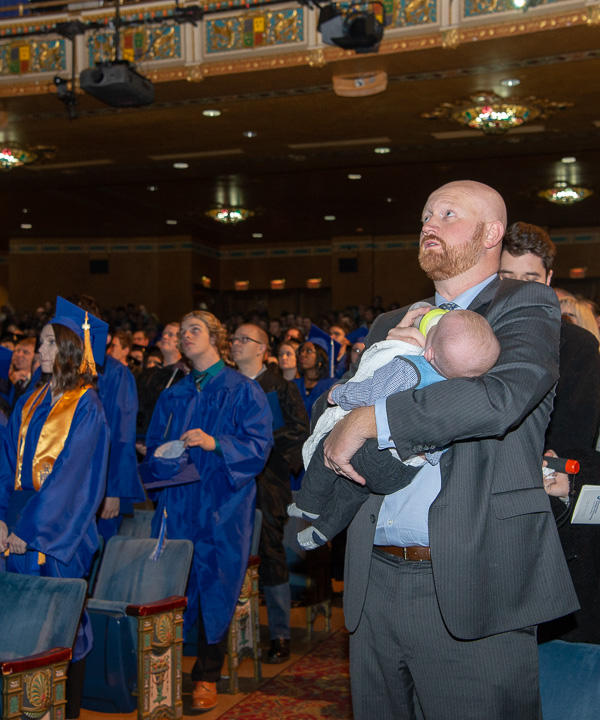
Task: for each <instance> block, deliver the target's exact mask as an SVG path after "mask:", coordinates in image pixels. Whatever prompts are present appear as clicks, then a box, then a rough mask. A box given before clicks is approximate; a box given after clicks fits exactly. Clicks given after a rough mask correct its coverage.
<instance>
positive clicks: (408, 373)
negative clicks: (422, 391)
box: [331, 356, 420, 410]
mask: <svg viewBox="0 0 600 720" xmlns="http://www.w3.org/2000/svg"><path fill="white" fill-rule="evenodd" d="M419 379H420V378H419V373H418V371H417V369H416V368H415V366H414V365H413V364H412V363H411V362H410V361H409V360H407V359H406V358H403V357H400V356H397V357H395V358H393V359H392V360H391V361H390V362H388V363H386V364H385V365H383V366H382V367H380V368H378V369H377V370H375V372H374V373H373V377H371V378H367V379H366V380H361V381H359V382H347V383H345V384H344V385H338V386H336V387H334V388H333V390H332V393H331V395H332V399H333V401H334V402H335V403H336V404H337V405H339V406H340V407H341V408H343V409H344V410H353V409H354V408H356V407H363V406H366V405H375V401H376V400H379V399H380V398H384V397H388V395H392V394H394V393H397V392H401V391H403V390H410V389H411V388H413V387H414V386H415V385H417V384H418V383H419Z"/></svg>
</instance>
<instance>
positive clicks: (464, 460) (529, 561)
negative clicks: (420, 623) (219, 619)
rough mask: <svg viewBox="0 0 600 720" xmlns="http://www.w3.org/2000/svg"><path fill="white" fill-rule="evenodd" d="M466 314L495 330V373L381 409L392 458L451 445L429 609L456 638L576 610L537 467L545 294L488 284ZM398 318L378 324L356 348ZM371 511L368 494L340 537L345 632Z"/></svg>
mask: <svg viewBox="0 0 600 720" xmlns="http://www.w3.org/2000/svg"><path fill="white" fill-rule="evenodd" d="M469 309H470V310H474V311H476V312H478V313H480V314H481V315H483V316H484V317H486V318H487V320H488V321H489V323H490V324H491V326H492V328H493V329H494V332H495V333H496V336H497V338H498V340H499V342H500V346H501V352H500V357H499V360H498V363H497V364H496V366H495V367H494V368H493V369H492V370H491V371H490V372H489V373H488V374H487V375H485V376H484V377H482V378H470V379H467V378H456V379H453V380H447V381H446V382H443V383H436V384H435V385H432V386H430V387H428V388H424V389H423V390H418V391H416V392H404V393H398V394H396V395H393V396H390V397H389V398H388V401H387V410H388V419H389V423H390V429H391V434H392V438H393V440H394V442H395V444H396V448H397V450H398V452H399V454H400V456H401V457H408V456H409V455H411V454H413V453H415V452H421V451H423V450H424V449H427V447H428V446H432V447H442V446H446V445H449V444H450V443H452V446H451V448H450V449H449V450H448V452H446V453H444V455H443V457H442V461H441V463H440V467H441V475H442V489H441V491H440V493H439V495H438V497H437V498H436V499H435V501H434V502H433V504H432V506H431V508H430V511H429V536H430V545H431V556H432V565H433V575H434V580H435V586H436V590H437V595H438V602H439V606H440V610H441V613H442V616H443V618H444V621H445V623H446V626H447V627H448V629H449V630H450V632H451V633H452V634H453V635H455V636H456V637H458V638H463V639H474V638H478V637H485V636H487V635H491V634H495V633H500V632H505V631H508V630H513V629H516V628H522V627H527V626H530V625H536V624H538V623H541V622H544V621H545V620H549V619H552V618H555V617H559V616H561V615H565V614H567V613H569V612H572V611H573V610H575V609H577V607H578V602H577V597H576V595H575V591H574V590H573V586H572V583H571V580H570V577H569V572H568V570H567V566H566V562H565V560H564V556H563V552H562V549H561V546H560V541H559V539H558V534H557V530H556V525H555V522H554V518H553V515H552V513H551V511H550V503H549V500H548V497H547V495H546V493H545V491H544V489H543V485H542V474H541V470H540V466H541V456H542V453H543V444H544V431H545V429H546V426H547V424H548V418H549V415H550V411H551V408H552V398H553V387H554V385H555V383H556V380H557V378H558V343H559V333H560V322H559V319H560V310H559V306H558V302H557V299H556V295H555V293H554V291H553V290H551V289H550V288H548V287H546V286H545V285H542V284H540V283H524V282H519V281H515V280H503V281H499V280H494V281H492V282H491V283H490V284H489V285H488V286H487V287H486V288H484V290H482V292H481V293H480V294H479V295H478V296H477V298H475V300H474V301H473V302H472V303H471V305H470V307H469ZM405 312H406V308H404V309H402V310H398V311H394V312H391V313H387V314H385V315H382V316H380V317H379V318H377V320H376V322H375V323H374V324H373V327H372V329H371V332H370V333H369V336H368V339H367V347H368V346H370V345H371V344H373V343H374V342H377V341H378V340H382V339H384V338H385V337H386V335H387V333H388V331H389V329H390V328H392V327H394V326H395V325H396V324H397V323H398V322H399V321H400V319H401V317H402V316H403V315H404V313H405ZM406 472H412V471H411V469H409V468H407V469H406ZM381 502H382V497H381V496H377V495H371V496H370V497H369V498H368V500H367V502H366V503H365V504H364V505H363V506H362V508H361V509H360V511H359V512H358V513H357V515H356V517H355V518H354V520H353V521H352V523H351V525H350V527H349V530H348V543H347V550H346V574H345V583H344V585H345V588H344V590H345V592H344V612H345V618H346V626H347V628H348V629H349V630H350V631H351V632H352V631H354V630H355V629H356V627H357V626H358V623H359V621H360V617H361V613H362V609H363V606H364V599H365V594H366V590H367V584H368V578H369V569H370V563H371V552H372V545H373V538H374V534H375V529H376V522H377V516H378V513H379V508H380V506H381Z"/></svg>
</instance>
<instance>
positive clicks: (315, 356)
mask: <svg viewBox="0 0 600 720" xmlns="http://www.w3.org/2000/svg"><path fill="white" fill-rule="evenodd" d="M298 372H299V373H300V377H299V378H296V379H295V380H294V382H295V383H296V385H297V386H298V389H299V390H300V394H301V395H302V399H303V400H304V407H305V408H306V412H307V413H308V417H310V413H311V411H312V407H313V405H314V403H315V401H316V400H317V399H318V398H319V397H320V396H321V395H322V394H323V393H324V392H325V390H329V388H330V387H331V386H332V385H333V384H334V383H335V382H336V379H335V378H332V377H329V357H328V355H327V353H326V352H325V350H323V348H322V347H321V346H320V345H319V344H317V343H316V342H305V343H303V344H302V345H301V346H300V347H299V348H298Z"/></svg>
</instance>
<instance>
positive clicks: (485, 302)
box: [467, 277, 502, 315]
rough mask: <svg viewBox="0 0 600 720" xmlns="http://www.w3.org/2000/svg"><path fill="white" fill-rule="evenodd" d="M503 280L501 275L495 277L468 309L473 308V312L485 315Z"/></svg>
mask: <svg viewBox="0 0 600 720" xmlns="http://www.w3.org/2000/svg"><path fill="white" fill-rule="evenodd" d="M501 282H502V281H501V280H500V278H499V277H496V278H494V279H493V280H492V281H491V282H490V283H488V284H487V285H486V286H485V287H484V288H483V290H482V291H481V292H480V293H479V295H477V297H475V299H474V300H473V301H472V302H471V304H470V305H469V307H468V308H467V309H468V310H473V312H476V313H479V315H485V313H486V311H487V308H488V306H489V304H490V303H491V302H492V300H493V299H494V296H495V295H496V291H497V290H498V288H499V287H500V283H501Z"/></svg>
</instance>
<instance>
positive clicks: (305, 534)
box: [298, 525, 327, 550]
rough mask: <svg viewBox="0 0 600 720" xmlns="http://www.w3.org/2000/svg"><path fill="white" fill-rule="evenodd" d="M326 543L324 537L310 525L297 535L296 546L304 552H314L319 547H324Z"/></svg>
mask: <svg viewBox="0 0 600 720" xmlns="http://www.w3.org/2000/svg"><path fill="white" fill-rule="evenodd" d="M326 542H327V538H326V537H325V535H323V533H322V532H320V531H319V530H317V529H316V528H314V527H313V526H312V525H309V526H308V527H307V528H305V529H304V530H302V531H301V532H299V533H298V544H299V545H300V546H301V547H303V548H304V549H305V550H315V549H316V548H318V547H321V545H325V543H326Z"/></svg>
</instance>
